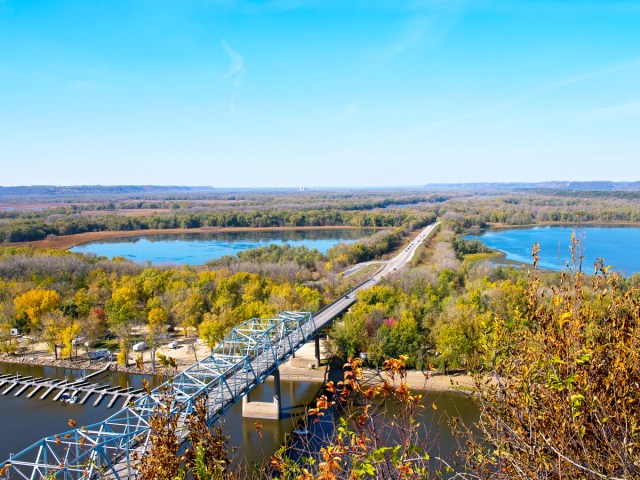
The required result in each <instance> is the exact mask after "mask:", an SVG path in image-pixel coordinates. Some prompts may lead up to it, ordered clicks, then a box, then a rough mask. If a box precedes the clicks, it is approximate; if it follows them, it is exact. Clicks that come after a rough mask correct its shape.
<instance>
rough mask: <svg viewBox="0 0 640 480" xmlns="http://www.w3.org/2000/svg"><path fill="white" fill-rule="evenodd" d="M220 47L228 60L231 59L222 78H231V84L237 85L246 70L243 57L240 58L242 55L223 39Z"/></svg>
mask: <svg viewBox="0 0 640 480" xmlns="http://www.w3.org/2000/svg"><path fill="white" fill-rule="evenodd" d="M222 48H223V49H224V52H225V53H226V54H227V56H228V57H229V60H230V61H231V65H229V69H228V70H227V72H226V73H225V74H224V75H223V76H222V78H228V79H231V81H232V83H233V86H234V87H239V86H240V83H242V79H243V78H244V74H245V71H246V67H245V64H244V58H242V55H240V54H239V53H238V52H236V51H235V50H234V49H233V48H231V47H230V46H229V44H228V43H227V42H226V41H225V40H222Z"/></svg>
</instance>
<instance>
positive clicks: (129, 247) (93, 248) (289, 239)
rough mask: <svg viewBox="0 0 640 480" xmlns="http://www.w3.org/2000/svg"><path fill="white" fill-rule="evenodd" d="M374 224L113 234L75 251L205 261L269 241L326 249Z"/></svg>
mask: <svg viewBox="0 0 640 480" xmlns="http://www.w3.org/2000/svg"><path fill="white" fill-rule="evenodd" d="M375 231H376V229H372V228H331V229H308V230H270V231H260V230H254V231H246V232H215V233H185V234H180V233H174V234H171V233H168V234H159V235H141V236H136V237H124V238H112V239H108V240H98V241H95V242H89V243H84V244H82V245H78V246H75V247H73V248H72V249H71V251H72V252H80V253H93V254H96V255H99V256H105V257H109V258H113V257H125V258H128V259H130V260H133V261H134V262H139V263H145V262H151V263H155V264H187V265H202V264H204V263H206V262H208V261H209V260H214V259H218V258H221V257H224V256H225V255H235V254H237V253H238V252H240V251H243V250H249V249H252V248H258V247H264V246H266V245H270V244H273V243H275V244H280V245H283V244H287V245H291V246H301V245H303V246H305V247H307V248H309V249H314V248H315V249H317V250H319V251H320V252H321V253H326V252H327V250H329V249H330V248H331V247H333V246H334V245H336V244H337V243H341V242H344V243H351V242H355V241H356V240H359V239H361V238H363V237H367V236H369V235H371V234H372V233H374V232H375Z"/></svg>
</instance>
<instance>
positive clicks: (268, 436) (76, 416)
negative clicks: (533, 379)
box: [0, 362, 478, 462]
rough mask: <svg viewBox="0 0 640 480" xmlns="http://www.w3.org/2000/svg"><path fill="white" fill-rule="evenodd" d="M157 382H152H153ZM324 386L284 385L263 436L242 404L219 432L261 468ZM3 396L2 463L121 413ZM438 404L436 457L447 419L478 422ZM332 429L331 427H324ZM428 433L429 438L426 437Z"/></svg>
mask: <svg viewBox="0 0 640 480" xmlns="http://www.w3.org/2000/svg"><path fill="white" fill-rule="evenodd" d="M0 373H2V374H14V373H18V374H20V375H31V376H35V377H50V378H61V379H64V378H68V379H69V380H71V379H75V378H77V377H78V376H79V375H80V374H81V372H80V371H78V370H71V369H63V368H53V367H42V366H27V365H21V364H9V363H1V362H0ZM150 380H151V381H153V379H150ZM95 382H96V383H101V384H106V383H110V384H112V385H114V386H115V385H120V386H122V387H126V386H127V385H130V386H136V387H138V386H140V385H141V384H142V376H139V375H128V374H124V373H111V374H105V375H104V376H101V377H97V378H96V379H95ZM321 388H322V385H321V384H320V383H313V382H300V381H296V382H291V381H282V382H281V397H282V407H283V418H282V419H281V420H259V422H260V423H261V424H262V436H261V437H260V435H258V433H257V431H256V425H255V423H256V421H257V420H256V419H251V418H243V416H242V403H241V402H239V403H237V404H236V405H235V406H233V407H232V408H231V409H230V410H229V411H228V412H227V413H226V414H225V415H224V419H223V422H222V423H221V426H223V428H224V431H225V432H226V433H227V434H228V435H229V436H230V447H234V446H235V447H238V449H237V452H236V454H235V455H237V456H238V457H239V458H244V459H246V460H247V461H248V462H262V461H263V460H264V459H268V458H269V457H270V456H271V455H272V454H273V453H274V452H275V451H276V450H277V449H278V448H279V447H280V446H281V445H283V444H284V443H285V442H286V441H287V436H289V435H290V434H291V431H292V430H293V429H295V428H296V426H297V425H298V423H299V421H300V419H301V418H302V415H303V413H304V412H305V411H306V406H307V405H308V404H310V403H311V402H313V401H314V399H315V397H316V395H317V394H318V393H319V391H320V389H321ZM16 391H17V389H14V390H12V391H11V392H10V393H9V394H8V395H6V396H2V395H0V426H1V429H0V462H1V461H4V460H6V459H8V458H9V455H10V454H11V453H14V454H15V453H19V452H20V451H22V450H23V449H25V448H26V447H28V446H29V445H31V444H33V443H35V442H37V441H38V440H40V439H41V438H42V437H45V436H49V435H53V434H56V433H61V432H65V431H67V430H70V427H69V426H68V421H69V419H73V420H74V421H75V422H76V424H77V425H78V426H82V425H90V424H92V423H96V422H99V421H101V420H103V419H105V418H107V417H108V416H109V415H112V414H114V413H115V412H116V411H117V410H116V408H120V407H121V403H122V402H121V401H119V402H118V403H117V404H116V406H114V407H113V408H112V409H107V408H106V405H107V403H108V402H107V401H103V402H102V403H101V404H100V405H99V406H98V407H93V406H92V402H93V400H92V398H93V397H91V398H90V399H89V401H88V402H87V404H85V405H77V404H66V403H63V402H54V401H53V400H52V398H53V397H54V395H50V396H49V397H47V399H45V400H40V399H39V398H38V395H35V396H34V397H33V398H26V395H27V394H28V393H29V391H30V390H27V391H25V392H23V393H22V395H21V396H20V397H15V396H14V395H13V394H14V393H15V392H16ZM272 395H273V382H272V381H271V380H270V379H269V380H268V381H267V382H265V383H264V384H262V385H260V386H258V387H257V388H256V389H255V390H253V391H252V396H251V399H252V400H258V401H259V400H262V401H270V400H271V399H272V398H273V397H272ZM432 403H435V404H436V405H437V406H438V410H433V409H431V408H426V409H425V410H424V413H423V414H421V419H420V421H421V423H422V425H423V427H424V428H425V435H429V438H432V439H434V441H435V443H434V446H433V449H434V451H437V452H440V453H442V454H446V453H452V452H453V451H455V448H456V442H455V439H453V438H452V436H451V433H450V430H449V428H448V427H447V424H446V419H447V418H448V416H459V417H460V418H461V419H463V420H464V421H466V422H468V423H470V422H473V421H475V420H476V419H477V416H478V411H477V408H476V407H475V406H474V405H473V403H472V401H471V400H470V398H469V397H468V396H466V395H463V394H459V393H454V392H428V393H426V395H425V404H426V405H431V404H432ZM324 428H325V429H327V428H329V429H330V427H328V426H325V427H324ZM427 432H428V433H427Z"/></svg>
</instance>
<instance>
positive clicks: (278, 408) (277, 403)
mask: <svg viewBox="0 0 640 480" xmlns="http://www.w3.org/2000/svg"><path fill="white" fill-rule="evenodd" d="M272 375H273V402H252V401H251V392H248V393H247V394H246V395H245V396H244V397H242V416H243V417H247V418H262V419H267V420H279V419H280V416H281V414H282V400H281V396H280V370H276V371H275V372H273V374H272Z"/></svg>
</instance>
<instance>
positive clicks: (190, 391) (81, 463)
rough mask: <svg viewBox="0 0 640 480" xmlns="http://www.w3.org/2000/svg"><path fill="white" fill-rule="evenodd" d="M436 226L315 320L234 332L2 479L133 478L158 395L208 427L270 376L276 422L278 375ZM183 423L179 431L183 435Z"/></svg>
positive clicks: (11, 465) (31, 451)
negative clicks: (198, 405) (201, 414)
mask: <svg viewBox="0 0 640 480" xmlns="http://www.w3.org/2000/svg"><path fill="white" fill-rule="evenodd" d="M436 225H437V224H432V225H429V226H428V227H427V228H426V229H425V230H423V231H422V232H421V233H420V234H419V235H418V236H417V237H416V238H415V239H414V240H413V241H412V242H411V244H410V245H409V246H407V247H406V248H404V249H403V250H402V251H401V253H400V254H398V255H397V256H396V257H395V258H393V259H391V260H388V261H387V262H383V263H382V266H381V269H380V270H379V271H378V273H376V274H375V275H374V276H373V277H372V278H370V279H369V280H367V281H366V282H364V283H363V284H361V285H360V286H359V287H358V288H356V289H355V290H353V291H352V292H350V293H349V294H347V295H345V296H344V297H342V298H340V299H338V300H337V301H335V302H334V303H332V304H331V305H329V306H328V307H326V308H324V309H323V310H321V311H319V312H317V313H316V315H315V316H314V315H312V314H311V313H310V312H282V313H280V314H279V315H278V316H276V317H274V318H269V319H260V318H254V319H251V320H249V321H247V322H245V323H243V324H241V325H239V326H237V327H236V328H234V329H233V330H232V331H231V332H230V333H229V334H228V335H227V336H226V337H225V338H224V339H223V340H222V342H221V343H220V344H219V345H218V346H217V347H216V348H215V349H214V350H213V351H212V352H211V354H210V355H209V356H207V357H206V358H204V359H202V360H201V361H199V362H197V363H195V364H194V365H192V366H190V367H189V368H188V369H186V370H184V371H183V372H182V373H179V374H177V375H176V376H175V377H174V378H173V379H171V380H170V381H168V382H166V383H165V384H163V385H162V386H160V387H158V388H156V389H154V390H153V391H151V392H150V393H148V394H145V395H143V396H142V397H140V398H138V399H137V400H135V401H134V402H132V403H130V404H128V405H126V406H124V407H123V408H122V409H121V410H119V411H118V412H116V413H115V414H114V415H112V416H110V417H108V418H107V419H105V420H103V421H102V422H99V423H96V424H93V425H88V426H83V427H81V428H77V429H74V430H70V431H68V432H64V433H60V434H57V435H53V436H50V437H46V438H43V439H42V440H40V441H39V442H37V443H35V444H33V445H31V446H30V447H28V448H26V449H25V450H23V451H22V452H20V453H18V454H16V455H14V456H12V458H10V459H9V460H7V461H5V462H4V463H2V464H1V465H0V472H4V473H2V478H3V479H4V478H10V479H30V480H31V479H33V480H36V479H41V478H45V477H46V478H52V477H54V478H59V479H84V478H113V479H125V478H132V477H135V476H136V474H137V472H136V470H135V459H134V457H135V456H136V455H137V456H141V455H143V454H144V452H145V451H146V449H147V446H148V444H149V433H150V428H149V421H150V419H151V417H152V416H153V415H154V413H155V410H156V408H157V406H158V405H159V404H160V403H162V402H163V398H164V395H165V394H164V393H163V392H164V391H166V390H167V389H168V390H169V392H170V393H171V394H172V396H173V397H174V399H173V406H172V409H173V412H174V413H178V414H179V415H180V418H181V419H182V420H183V419H184V418H186V416H187V415H189V414H190V413H191V412H192V411H193V409H194V407H195V402H196V399H197V398H199V397H201V396H205V397H206V399H207V413H208V422H209V424H212V423H214V422H215V421H216V420H217V419H218V418H220V416H222V415H223V414H224V413H225V412H226V411H227V410H228V409H229V408H231V407H232V406H233V405H234V404H235V403H237V402H238V401H240V400H244V401H246V400H247V398H248V396H247V395H248V393H249V392H250V391H251V390H252V389H253V388H255V387H256V386H258V385H259V384H260V383H262V382H263V381H264V380H265V379H266V378H267V377H268V376H270V375H274V376H275V377H276V382H275V385H276V389H275V391H276V393H275V398H274V402H273V404H272V406H273V408H272V409H269V408H267V409H266V414H267V415H269V414H271V415H274V416H277V415H278V414H279V407H280V405H279V388H278V386H279V374H278V367H279V366H280V365H282V364H283V363H284V362H286V361H287V360H288V359H289V358H290V357H291V356H292V355H293V354H294V353H295V352H296V351H297V350H298V349H299V348H301V347H302V346H303V345H304V344H305V343H307V342H309V341H313V340H315V342H316V357H317V358H319V354H320V352H319V342H318V335H319V333H320V331H321V330H322V329H323V328H325V327H326V326H327V325H329V324H330V323H331V322H332V321H333V320H334V319H335V318H336V317H337V316H338V315H340V314H341V313H342V312H344V311H345V310H346V309H347V308H348V307H349V306H350V305H352V304H353V303H354V302H355V301H356V293H357V292H358V291H359V290H363V289H366V288H370V287H371V286H373V285H375V284H376V283H378V282H379V281H380V279H381V278H382V277H383V276H384V275H386V274H388V273H392V272H394V271H396V270H398V269H399V268H401V267H402V266H404V265H405V264H406V263H407V262H409V261H410V260H411V258H412V257H413V255H414V253H415V250H416V249H417V248H418V246H419V245H420V244H421V243H422V242H423V241H424V239H425V238H426V237H427V236H428V235H429V234H430V233H431V231H432V230H433V228H434V227H435V226H436ZM248 405H249V406H250V405H251V403H249V404H248ZM243 406H244V405H243ZM262 413H264V412H262ZM182 420H181V421H179V425H180V427H179V431H180V432H182V433H181V434H182V435H184V432H183V430H182V428H181V425H182V424H183V421H182Z"/></svg>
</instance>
